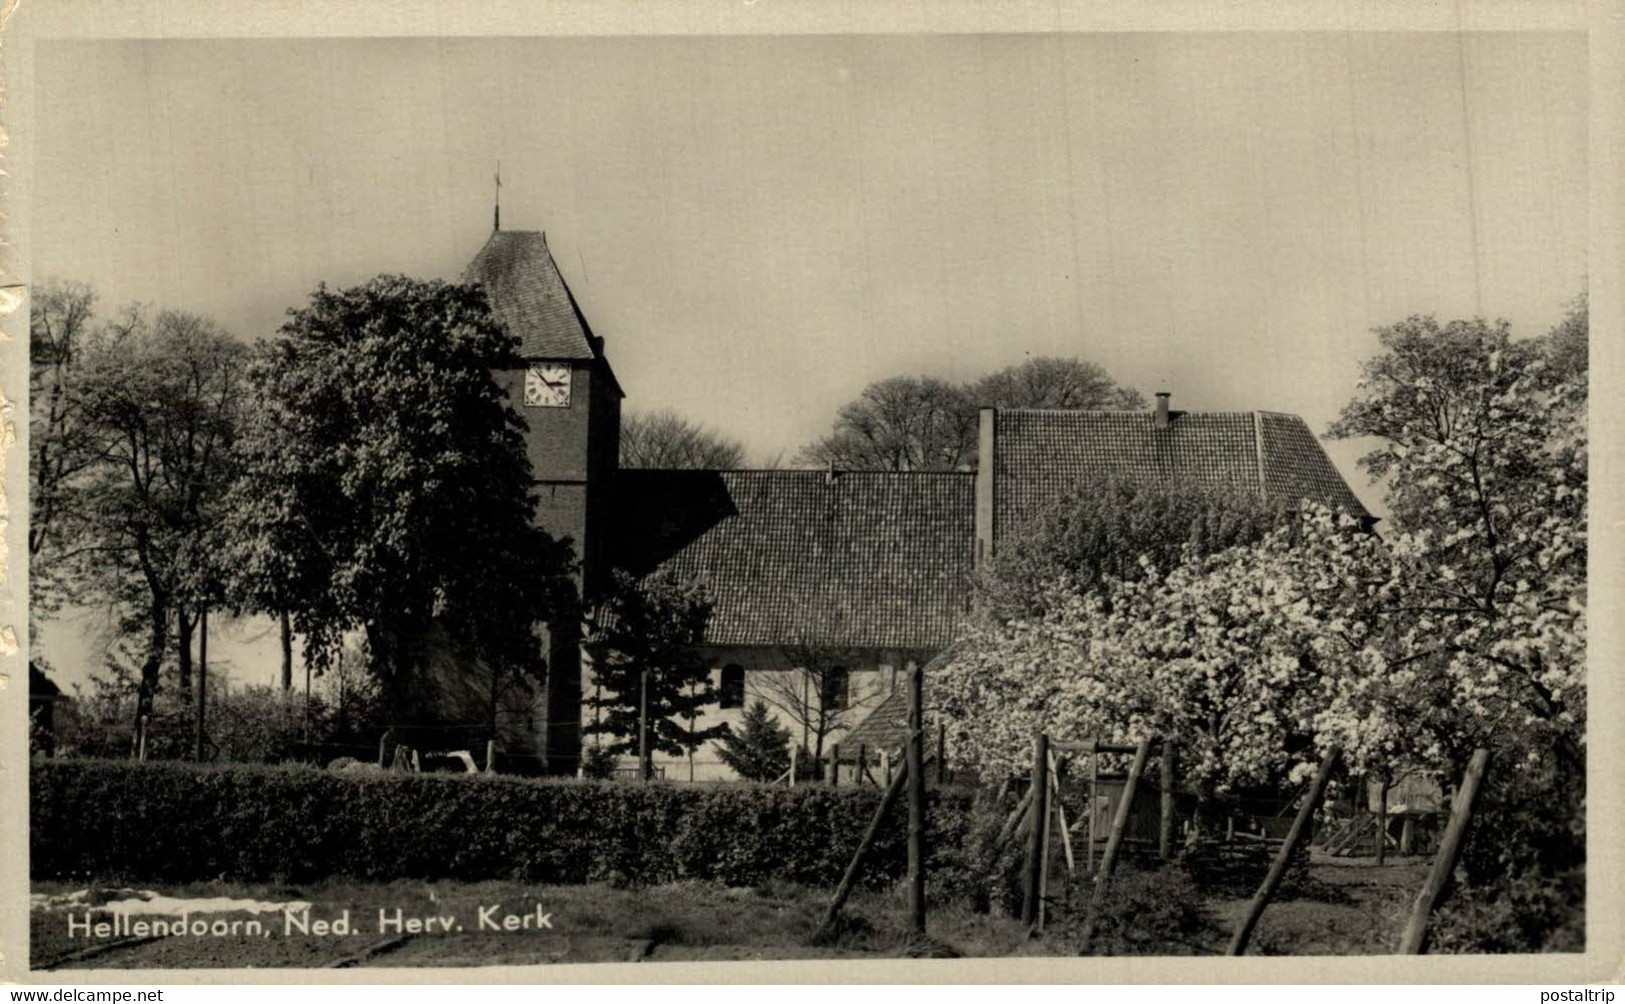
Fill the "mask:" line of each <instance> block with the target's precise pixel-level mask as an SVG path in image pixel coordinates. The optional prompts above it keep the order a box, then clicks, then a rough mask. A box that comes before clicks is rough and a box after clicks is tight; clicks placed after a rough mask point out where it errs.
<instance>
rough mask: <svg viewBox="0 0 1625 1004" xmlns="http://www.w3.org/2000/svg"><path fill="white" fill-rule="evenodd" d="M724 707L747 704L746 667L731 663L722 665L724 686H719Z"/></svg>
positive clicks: (739, 706) (736, 706)
mask: <svg viewBox="0 0 1625 1004" xmlns="http://www.w3.org/2000/svg"><path fill="white" fill-rule="evenodd" d="M717 693H718V696H719V697H720V698H721V705H722V707H723V708H724V709H728V708H742V707H744V706H745V667H744V666H741V665H739V664H738V663H729V664H728V665H726V666H724V667H722V686H720V687H718V688H717Z"/></svg>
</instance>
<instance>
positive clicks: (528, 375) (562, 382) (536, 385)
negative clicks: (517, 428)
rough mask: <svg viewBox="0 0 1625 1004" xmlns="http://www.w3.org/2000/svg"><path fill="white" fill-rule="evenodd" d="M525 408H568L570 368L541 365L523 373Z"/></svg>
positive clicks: (558, 365)
mask: <svg viewBox="0 0 1625 1004" xmlns="http://www.w3.org/2000/svg"><path fill="white" fill-rule="evenodd" d="M525 407H527V408H568V407H570V367H568V366H565V365H563V364H562V363H542V364H541V365H539V366H532V367H531V368H530V369H528V370H526V371H525Z"/></svg>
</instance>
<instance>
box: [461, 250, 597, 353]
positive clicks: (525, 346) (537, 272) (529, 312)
mask: <svg viewBox="0 0 1625 1004" xmlns="http://www.w3.org/2000/svg"><path fill="white" fill-rule="evenodd" d="M463 281H464V282H477V283H480V284H481V285H483V286H484V287H485V296H486V299H487V300H488V301H489V302H490V304H491V310H492V312H493V313H495V314H496V317H497V320H499V321H501V322H502V326H503V327H504V328H506V329H507V331H508V333H509V334H511V335H514V336H515V337H517V338H518V339H519V354H520V355H521V356H523V357H525V358H526V359H596V358H598V356H599V354H600V347H599V343H598V341H597V339H596V338H595V337H594V336H593V334H592V329H591V328H590V327H588V325H587V319H586V317H584V316H583V315H582V313H581V308H580V307H578V306H576V301H575V296H574V295H573V294H571V292H570V287H569V285H568V284H566V283H565V281H564V276H563V275H561V274H560V273H559V266H558V263H557V262H555V261H554V260H553V252H551V251H550V250H548V247H547V235H546V234H543V233H541V232H539V231H536V230H493V231H492V232H491V238H490V240H487V241H486V242H485V246H484V247H482V248H480V253H479V254H477V255H475V256H474V260H473V261H472V262H470V263H469V265H468V268H467V269H466V270H464V272H463Z"/></svg>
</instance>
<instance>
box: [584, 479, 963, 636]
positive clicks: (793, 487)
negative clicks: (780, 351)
mask: <svg viewBox="0 0 1625 1004" xmlns="http://www.w3.org/2000/svg"><path fill="white" fill-rule="evenodd" d="M973 485H974V475H972V474H969V473H964V472H958V471H943V472H891V471H836V472H833V473H830V472H825V471H797V470H776V471H651V470H627V471H621V472H620V473H619V474H618V475H617V481H616V483H615V498H616V501H615V503H614V504H615V508H616V518H615V520H614V522H613V525H612V528H611V529H610V533H609V535H610V538H611V540H612V543H611V547H612V549H613V551H614V557H613V559H612V560H613V561H614V563H615V564H616V565H617V566H618V567H620V568H623V569H625V570H626V571H628V572H631V573H632V574H634V575H638V576H643V575H647V574H650V573H651V572H653V571H655V570H656V569H660V568H668V569H673V570H676V571H677V572H678V573H679V574H682V575H684V576H688V577H694V578H698V579H700V580H702V581H704V582H705V583H706V584H707V586H708V588H709V589H710V591H711V595H712V598H713V601H714V604H715V607H714V611H713V613H712V618H711V625H710V630H709V632H708V633H707V637H706V641H707V642H708V643H710V644H713V645H772V646H787V645H817V646H829V647H841V646H845V647H853V648H895V649H921V650H930V649H938V648H941V647H942V646H944V645H946V644H947V643H948V641H949V640H950V639H951V637H952V636H953V630H954V626H955V623H956V622H957V620H958V618H959V617H960V615H961V614H962V613H963V612H964V609H965V603H966V596H967V591H966V582H967V578H968V576H969V575H970V572H971V563H972V555H973V548H974V540H975V502H974V492H973Z"/></svg>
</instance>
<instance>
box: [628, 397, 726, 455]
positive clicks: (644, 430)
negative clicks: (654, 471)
mask: <svg viewBox="0 0 1625 1004" xmlns="http://www.w3.org/2000/svg"><path fill="white" fill-rule="evenodd" d="M744 465H745V447H744V446H743V445H741V444H740V443H739V441H738V440H734V439H729V438H728V437H726V436H724V435H722V434H721V433H718V432H715V431H713V430H711V429H708V428H706V427H705V426H703V425H700V424H698V423H697V422H691V421H689V420H688V419H686V418H684V417H683V416H681V415H679V414H677V412H675V411H673V410H671V409H670V408H662V409H660V410H658V411H644V412H637V411H634V412H628V413H627V414H626V416H625V417H623V418H622V419H621V466H622V467H645V468H665V469H671V468H692V469H700V470H728V469H730V468H737V467H743V466H744Z"/></svg>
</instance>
